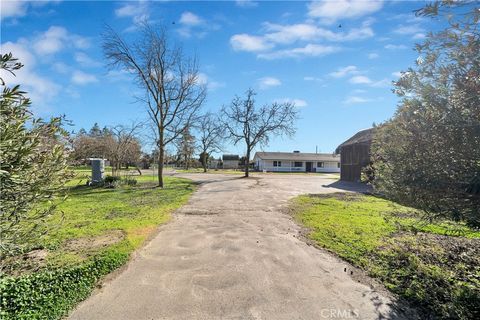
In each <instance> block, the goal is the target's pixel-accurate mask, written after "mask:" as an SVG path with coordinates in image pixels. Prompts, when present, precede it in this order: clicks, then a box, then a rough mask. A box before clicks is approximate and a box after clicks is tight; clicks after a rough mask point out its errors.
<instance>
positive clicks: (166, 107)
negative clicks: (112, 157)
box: [103, 22, 206, 187]
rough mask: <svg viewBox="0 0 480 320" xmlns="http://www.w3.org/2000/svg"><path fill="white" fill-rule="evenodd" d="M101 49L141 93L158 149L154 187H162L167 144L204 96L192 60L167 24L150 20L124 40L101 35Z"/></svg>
mask: <svg viewBox="0 0 480 320" xmlns="http://www.w3.org/2000/svg"><path fill="white" fill-rule="evenodd" d="M103 50H104V53H105V57H106V58H107V60H108V61H109V62H110V67H112V68H113V67H119V68H122V69H123V70H125V71H127V72H129V73H130V74H131V75H132V76H133V78H134V80H135V81H136V83H137V85H138V86H139V87H140V88H141V89H142V91H143V95H142V96H140V97H137V98H138V99H139V101H141V102H143V103H144V104H145V105H146V109H147V113H148V116H149V119H150V120H151V122H152V124H153V127H154V128H155V131H156V132H155V140H156V147H157V149H158V151H159V152H158V186H160V187H163V166H164V160H165V150H166V147H167V146H168V145H169V144H170V143H172V142H174V141H175V140H177V139H178V138H179V137H180V136H181V134H182V133H183V132H184V130H185V129H186V128H188V127H189V126H190V125H191V124H192V123H193V122H195V119H196V118H197V116H198V115H197V114H198V111H199V109H200V107H201V106H202V104H203V101H204V100H205V96H206V87H205V84H204V83H202V81H201V79H200V77H199V71H198V64H197V61H196V59H194V58H193V59H190V58H187V57H186V56H185V55H184V53H183V51H182V48H181V47H180V46H178V45H175V44H174V43H172V42H171V40H170V39H169V38H168V33H167V31H166V29H165V28H162V27H158V28H154V27H153V26H152V25H150V24H148V23H146V22H145V23H143V24H141V25H140V26H139V32H138V37H137V38H136V40H133V41H127V40H126V39H124V38H123V37H121V36H120V35H119V34H118V33H117V32H115V31H114V30H113V29H112V28H109V27H107V29H106V31H105V33H104V34H103Z"/></svg>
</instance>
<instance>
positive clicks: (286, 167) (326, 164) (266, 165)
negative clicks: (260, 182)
mask: <svg viewBox="0 0 480 320" xmlns="http://www.w3.org/2000/svg"><path fill="white" fill-rule="evenodd" d="M274 161H280V162H281V166H275V167H274V166H273V162H274ZM254 162H255V169H257V170H259V171H264V170H265V171H268V172H305V171H306V164H305V163H306V162H312V172H340V168H339V165H338V164H339V163H340V159H338V160H325V161H297V162H302V166H301V167H295V166H294V165H295V161H292V160H281V159H279V160H263V159H261V158H258V157H255V159H254ZM319 162H323V167H319V166H318V164H319Z"/></svg>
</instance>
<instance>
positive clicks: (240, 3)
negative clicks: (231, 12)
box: [235, 0, 258, 8]
mask: <svg viewBox="0 0 480 320" xmlns="http://www.w3.org/2000/svg"><path fill="white" fill-rule="evenodd" d="M235 4H236V5H237V7H241V8H254V7H256V6H258V3H257V2H255V1H252V0H236V1H235Z"/></svg>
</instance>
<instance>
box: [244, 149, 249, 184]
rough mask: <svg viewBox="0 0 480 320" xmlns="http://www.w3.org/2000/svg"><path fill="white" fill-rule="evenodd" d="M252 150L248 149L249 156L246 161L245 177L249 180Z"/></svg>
mask: <svg viewBox="0 0 480 320" xmlns="http://www.w3.org/2000/svg"><path fill="white" fill-rule="evenodd" d="M249 163H250V148H247V155H246V159H245V177H246V178H248V175H249V172H250V166H249Z"/></svg>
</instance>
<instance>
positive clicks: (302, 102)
mask: <svg viewBox="0 0 480 320" xmlns="http://www.w3.org/2000/svg"><path fill="white" fill-rule="evenodd" d="M275 102H276V103H293V104H294V105H295V106H296V107H299V108H303V107H306V106H308V103H307V101H305V100H303V99H290V98H283V99H277V100H275Z"/></svg>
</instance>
